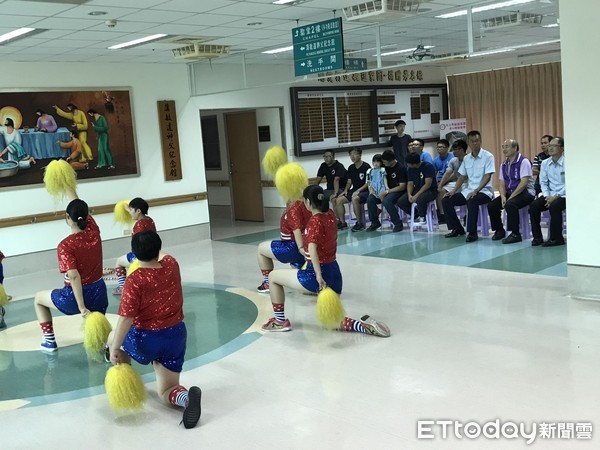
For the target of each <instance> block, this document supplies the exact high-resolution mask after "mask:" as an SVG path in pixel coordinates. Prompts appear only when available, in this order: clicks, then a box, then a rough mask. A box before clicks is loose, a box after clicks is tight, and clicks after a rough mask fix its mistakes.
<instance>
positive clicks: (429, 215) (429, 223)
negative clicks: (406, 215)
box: [409, 200, 439, 233]
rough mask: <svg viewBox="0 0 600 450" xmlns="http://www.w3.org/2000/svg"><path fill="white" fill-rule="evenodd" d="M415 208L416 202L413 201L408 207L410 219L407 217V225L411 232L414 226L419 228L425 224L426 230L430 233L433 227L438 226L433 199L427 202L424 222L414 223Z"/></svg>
mask: <svg viewBox="0 0 600 450" xmlns="http://www.w3.org/2000/svg"><path fill="white" fill-rule="evenodd" d="M416 209H417V204H416V203H413V204H412V205H411V208H410V219H409V226H410V232H411V233H412V232H413V230H414V228H415V227H417V228H420V227H423V226H426V227H427V231H428V232H430V233H432V232H433V230H434V227H435V228H436V229H437V228H439V223H438V217H437V206H436V204H435V200H432V201H430V202H429V203H427V212H426V213H425V220H426V223H415V211H416Z"/></svg>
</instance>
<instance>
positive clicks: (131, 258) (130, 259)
mask: <svg viewBox="0 0 600 450" xmlns="http://www.w3.org/2000/svg"><path fill="white" fill-rule="evenodd" d="M126 257H127V262H128V263H129V264H131V263H132V262H134V261H135V260H136V259H137V256H135V253H133V252H129V253H127V255H126Z"/></svg>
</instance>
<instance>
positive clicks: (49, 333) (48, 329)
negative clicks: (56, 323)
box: [40, 321, 56, 344]
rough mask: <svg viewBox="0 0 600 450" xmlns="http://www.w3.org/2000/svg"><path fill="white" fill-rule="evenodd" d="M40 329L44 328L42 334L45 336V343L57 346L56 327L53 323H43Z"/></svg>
mask: <svg viewBox="0 0 600 450" xmlns="http://www.w3.org/2000/svg"><path fill="white" fill-rule="evenodd" d="M40 327H41V328H42V333H43V335H44V341H45V342H48V343H49V344H56V339H55V338H54V327H53V326H52V321H50V322H41V323H40Z"/></svg>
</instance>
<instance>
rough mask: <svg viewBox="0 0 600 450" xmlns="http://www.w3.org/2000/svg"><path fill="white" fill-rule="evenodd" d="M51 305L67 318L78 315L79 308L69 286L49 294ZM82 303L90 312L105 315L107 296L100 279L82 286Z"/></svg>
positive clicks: (102, 281) (104, 285) (104, 286)
mask: <svg viewBox="0 0 600 450" xmlns="http://www.w3.org/2000/svg"><path fill="white" fill-rule="evenodd" d="M50 298H51V299H52V303H54V306H56V309H58V310H59V311H60V312H61V313H63V314H66V315H67V316H73V315H75V314H79V313H80V311H79V306H77V300H75V295H74V294H73V288H72V287H71V286H65V287H64V288H62V289H54V290H52V293H51V294H50ZM83 303H84V304H85V307H86V308H87V309H89V310H90V311H92V312H93V311H98V312H101V313H102V314H104V313H106V308H107V307H108V295H107V294H106V284H104V280H103V279H102V278H101V279H99V280H98V281H94V282H93V283H90V284H85V285H83Z"/></svg>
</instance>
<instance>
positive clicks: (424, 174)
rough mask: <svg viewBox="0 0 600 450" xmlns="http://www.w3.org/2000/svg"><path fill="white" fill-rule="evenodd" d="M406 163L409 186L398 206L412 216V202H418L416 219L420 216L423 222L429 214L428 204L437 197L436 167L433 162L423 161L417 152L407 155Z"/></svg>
mask: <svg viewBox="0 0 600 450" xmlns="http://www.w3.org/2000/svg"><path fill="white" fill-rule="evenodd" d="M406 165H407V166H408V169H407V173H408V186H407V187H406V193H405V194H404V195H403V196H402V197H400V200H399V201H398V206H400V208H402V210H403V211H404V212H405V213H406V214H408V215H409V216H410V210H411V208H412V204H413V203H416V204H417V211H416V214H415V219H416V218H417V217H420V218H421V221H420V222H421V223H423V222H424V219H425V215H426V214H427V205H428V204H429V202H431V201H433V200H435V198H436V197H437V180H436V177H435V169H434V168H433V165H432V164H429V163H428V162H426V161H421V158H420V157H419V155H418V154H417V153H409V155H408V156H407V157H406Z"/></svg>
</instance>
